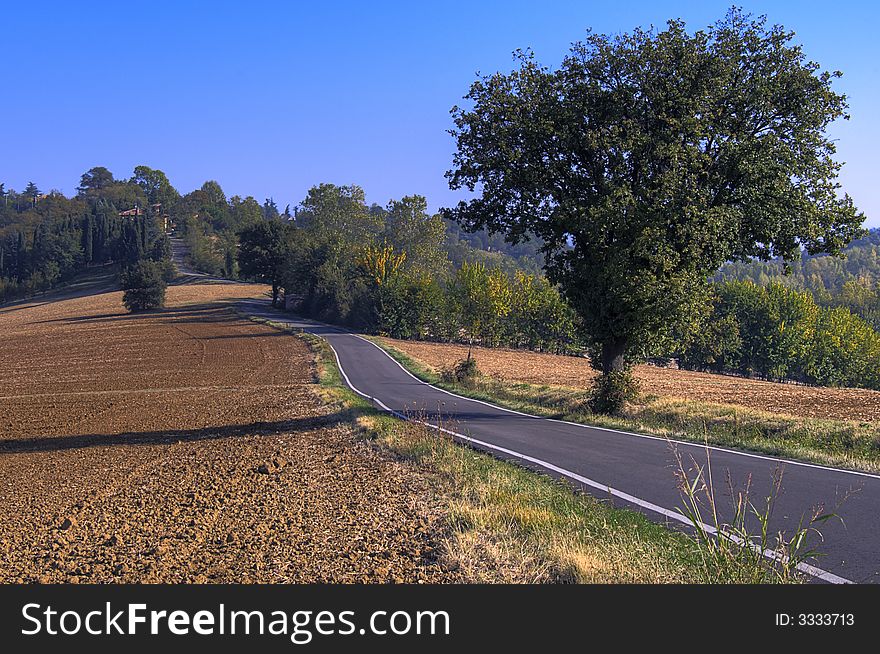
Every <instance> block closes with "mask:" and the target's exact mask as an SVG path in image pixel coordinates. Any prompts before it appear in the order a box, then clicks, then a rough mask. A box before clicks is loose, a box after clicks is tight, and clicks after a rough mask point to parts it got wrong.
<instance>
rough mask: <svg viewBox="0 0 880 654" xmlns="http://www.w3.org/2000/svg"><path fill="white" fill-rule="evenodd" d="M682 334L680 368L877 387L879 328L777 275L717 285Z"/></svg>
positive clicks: (831, 384) (879, 358)
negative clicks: (765, 280)
mask: <svg viewBox="0 0 880 654" xmlns="http://www.w3.org/2000/svg"><path fill="white" fill-rule="evenodd" d="M684 341H685V342H684V346H683V347H682V348H681V350H680V351H679V353H678V356H679V365H680V366H681V367H682V368H687V369H691V370H703V371H711V372H725V373H735V374H743V375H751V376H759V377H761V378H763V379H769V380H777V381H779V380H792V381H798V382H803V383H808V384H815V385H820V386H850V387H861V388H872V389H875V390H880V333H878V332H877V331H876V330H875V329H874V328H873V327H872V326H871V325H870V324H869V323H868V322H866V321H865V320H864V319H863V318H861V317H860V316H858V315H856V314H854V313H852V312H851V311H850V310H849V309H847V308H845V307H842V306H821V305H820V304H819V303H818V302H817V301H816V299H815V297H814V296H813V294H812V293H811V292H809V291H799V290H796V289H793V288H790V287H788V286H785V285H783V284H781V283H779V282H770V283H769V284H768V285H766V286H759V285H757V284H755V283H754V282H752V281H730V282H721V283H716V284H714V285H713V287H712V295H711V300H710V303H709V307H708V313H707V315H706V316H705V317H704V318H703V320H702V321H700V323H699V328H698V329H696V330H694V331H693V332H692V333H691V335H690V336H688V337H686V338H685V339H684Z"/></svg>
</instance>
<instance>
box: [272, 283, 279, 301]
mask: <svg viewBox="0 0 880 654" xmlns="http://www.w3.org/2000/svg"><path fill="white" fill-rule="evenodd" d="M272 306H273V307H277V306H278V284H277V283H275V282H272Z"/></svg>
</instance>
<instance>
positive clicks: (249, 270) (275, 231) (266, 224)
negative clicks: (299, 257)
mask: <svg viewBox="0 0 880 654" xmlns="http://www.w3.org/2000/svg"><path fill="white" fill-rule="evenodd" d="M239 238H240V242H241V247H240V249H239V250H238V266H239V268H240V270H241V274H242V275H243V276H244V277H245V278H246V279H254V280H257V281H262V282H266V283H268V284H271V285H272V306H275V305H277V304H278V294H279V291H280V288H281V272H282V267H283V266H284V261H285V259H286V258H287V255H288V246H287V228H286V226H285V225H284V224H282V223H281V222H279V221H277V220H262V221H260V222H258V223H255V224H254V225H252V226H251V227H246V228H245V229H244V230H243V231H242V232H241V233H240V235H239Z"/></svg>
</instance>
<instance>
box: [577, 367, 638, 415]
mask: <svg viewBox="0 0 880 654" xmlns="http://www.w3.org/2000/svg"><path fill="white" fill-rule="evenodd" d="M638 394H639V384H638V382H637V381H636V379H635V378H634V377H633V376H632V373H631V372H630V371H629V370H617V371H614V372H609V373H607V374H604V375H599V376H598V377H597V378H596V381H594V382H593V390H592V391H591V393H590V399H589V401H588V403H589V407H590V410H591V411H592V412H593V413H601V414H604V415H616V414H619V413H620V412H621V411H622V410H623V405H624V404H626V402H629V401H631V400H634V399H635V398H636V397H637V396H638Z"/></svg>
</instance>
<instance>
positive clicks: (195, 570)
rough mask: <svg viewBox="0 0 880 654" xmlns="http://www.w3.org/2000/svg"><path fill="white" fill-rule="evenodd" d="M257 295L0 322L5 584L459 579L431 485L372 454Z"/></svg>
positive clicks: (0, 557) (28, 315) (0, 537)
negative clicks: (258, 309) (245, 301)
mask: <svg viewBox="0 0 880 654" xmlns="http://www.w3.org/2000/svg"><path fill="white" fill-rule="evenodd" d="M262 290H263V289H262V288H261V287H255V286H249V285H232V284H213V285H210V284H196V285H186V286H176V287H170V288H169V289H168V307H167V309H166V310H164V311H162V312H157V313H153V314H146V315H140V316H132V315H129V314H127V313H126V312H125V311H124V309H123V308H122V305H121V293H118V292H112V293H104V294H100V295H95V296H91V297H79V298H73V299H68V300H63V301H55V302H45V301H36V302H32V303H29V304H19V305H15V306H11V307H6V308H0V333H2V338H0V362H2V365H0V492H2V494H3V505H4V510H3V511H2V512H0V580H2V581H5V582H14V581H15V582H30V581H40V582H72V583H76V582H90V583H95V582H243V583H244V582H290V581H308V582H320V581H339V582H349V581H350V582H355V581H408V582H416V581H449V580H455V575H453V574H450V573H448V571H446V570H444V568H443V567H442V565H441V564H440V563H439V562H438V556H437V555H436V553H435V552H436V551H437V548H438V539H439V538H440V537H441V534H440V531H439V530H440V524H441V523H442V513H441V512H440V511H439V509H438V508H437V507H436V506H435V505H434V500H433V499H432V495H431V493H430V492H429V489H428V488H427V481H426V480H425V478H424V477H423V476H419V475H417V474H416V473H415V472H413V471H412V469H411V468H408V467H405V466H403V465H401V464H399V463H397V462H395V461H392V460H390V459H389V458H386V457H383V456H381V455H379V454H377V453H376V451H375V450H374V449H373V448H372V447H370V446H369V445H366V444H363V443H359V442H358V440H357V439H356V437H355V436H354V435H353V434H352V432H351V431H350V429H349V428H348V427H347V426H345V425H343V424H341V423H340V422H339V416H335V415H328V413H327V410H326V409H323V408H322V407H321V405H320V404H319V403H318V401H317V399H316V397H315V395H314V394H313V392H312V389H311V388H310V385H311V384H312V383H313V379H312V377H313V371H312V369H311V355H310V353H309V351H308V350H307V349H306V347H305V345H304V344H303V343H302V342H301V341H299V340H298V339H295V338H292V337H290V336H288V335H282V334H281V333H280V332H277V331H275V330H273V329H271V328H269V327H265V326H262V325H257V324H255V323H251V322H249V321H246V320H243V319H240V318H238V317H236V316H235V314H234V313H232V312H231V311H230V309H229V308H228V304H229V302H230V301H232V300H234V298H235V297H242V296H251V295H254V294H256V293H259V292H260V291H262Z"/></svg>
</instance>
